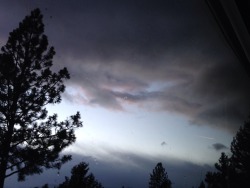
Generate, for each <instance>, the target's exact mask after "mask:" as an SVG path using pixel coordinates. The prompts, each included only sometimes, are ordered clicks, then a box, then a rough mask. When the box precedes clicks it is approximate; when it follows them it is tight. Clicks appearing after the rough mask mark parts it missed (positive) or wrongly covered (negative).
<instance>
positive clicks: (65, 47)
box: [0, 0, 250, 133]
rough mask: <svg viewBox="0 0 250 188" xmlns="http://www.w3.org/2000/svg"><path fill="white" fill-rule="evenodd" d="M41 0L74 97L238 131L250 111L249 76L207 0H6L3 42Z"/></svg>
mask: <svg viewBox="0 0 250 188" xmlns="http://www.w3.org/2000/svg"><path fill="white" fill-rule="evenodd" d="M17 4H19V5H20V7H21V8H20V7H19V8H17ZM10 6H13V9H10ZM35 7H40V8H41V10H42V13H43V14H44V22H45V30H46V34H47V35H48V37H49V42H50V44H51V45H53V46H55V48H56V52H57V55H56V57H55V62H54V65H55V67H56V68H60V67H63V66H67V67H68V69H69V71H70V73H71V79H70V81H69V82H68V83H67V86H68V88H70V89H68V90H67V91H66V93H65V94H64V97H65V98H66V99H68V100H69V101H71V102H74V103H79V104H84V105H92V106H101V107H103V108H107V109H110V110H119V111H126V110H127V109H126V105H134V106H137V107H139V108H144V109H147V110H154V111H166V112H171V113H177V114H180V115H182V116H185V117H186V118H187V119H188V120H189V122H190V124H195V125H207V126H212V127H213V128H220V129H225V130H227V131H229V132H231V133H235V131H236V130H237V129H238V128H239V126H240V125H241V124H242V122H244V119H245V118H246V117H247V116H248V115H249V113H250V109H249V105H250V99H249V96H250V95H249V94H250V87H249V84H250V80H249V78H248V77H247V75H246V73H245V71H244V70H243V68H242V67H241V66H240V63H239V62H238V60H237V58H236V57H235V56H234V54H233V52H232V50H231V49H230V48H229V46H228V45H227V43H226V42H225V40H224V38H223V36H222V34H221V33H220V30H219V28H218V27H217V25H216V22H215V21H214V19H213V17H212V15H211V13H210V12H209V9H208V7H207V6H206V4H205V2H203V1H200V0H192V1H181V0H177V1H163V0H162V1H158V2H157V3H153V2H152V1H112V0H111V1H105V2H104V1H80V2H79V1H72V2H68V1H60V6H58V4H57V3H56V2H51V1H46V3H41V2H36V1H29V2H28V3H27V2H26V3H24V4H22V3H18V2H16V4H15V6H14V5H11V4H7V3H6V4H3V6H1V8H0V10H1V12H3V11H4V10H9V13H8V15H9V17H5V19H3V18H2V19H1V21H2V22H3V23H5V22H6V23H11V24H9V25H8V27H6V28H4V29H2V30H1V33H0V39H1V44H2V43H3V42H4V40H5V38H7V35H8V32H9V31H11V30H12V29H14V28H15V27H16V26H17V22H18V21H20V18H21V17H24V16H25V15H26V14H28V13H29V11H30V10H31V9H33V8H35ZM15 10H18V11H16V12H15V14H14V11H15ZM4 12H6V11H4ZM11 12H12V13H11ZM14 15H16V17H15V16H14ZM13 20H15V22H14V23H13V22H12V21H13ZM7 29H10V30H9V31H7Z"/></svg>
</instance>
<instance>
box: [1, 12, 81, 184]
mask: <svg viewBox="0 0 250 188" xmlns="http://www.w3.org/2000/svg"><path fill="white" fill-rule="evenodd" d="M42 17H43V16H42V15H41V13H40V10H39V9H35V10H34V11H32V12H31V15H29V16H26V17H25V19H24V20H23V21H22V22H21V23H20V24H19V27H18V28H17V29H15V30H14V31H12V32H11V33H10V36H9V38H8V41H7V43H6V45H5V46H3V47H2V48H1V54H0V188H3V185H4V181H5V178H7V177H9V176H11V175H13V174H18V180H19V181H22V180H25V176H27V175H32V174H40V173H42V172H43V169H44V168H46V169H50V168H60V167H61V165H62V164H63V163H65V162H67V161H69V160H70V159H71V156H70V155H64V156H62V157H60V156H59V153H60V152H61V151H62V150H63V149H64V148H65V147H67V146H69V145H70V144H72V143H73V142H74V141H75V139H76V138H75V134H74V128H77V127H80V126H82V122H81V121H80V114H79V113H78V112H77V114H76V115H73V116H71V117H70V118H69V119H67V120H66V121H64V122H57V115H56V114H54V115H52V116H49V117H48V115H47V114H48V113H47V110H46V108H45V106H46V105H47V104H55V103H60V101H61V93H62V92H64V90H65V86H64V84H63V81H64V80H66V79H69V78H70V76H69V73H68V71H67V69H66V68H63V69H62V70H60V71H59V72H58V73H54V72H52V71H51V70H50V68H51V66H52V59H53V56H54V55H55V51H54V48H53V47H48V39H47V37H46V36H45V35H44V34H43V33H44V24H43V22H42Z"/></svg>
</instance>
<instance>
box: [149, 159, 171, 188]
mask: <svg viewBox="0 0 250 188" xmlns="http://www.w3.org/2000/svg"><path fill="white" fill-rule="evenodd" d="M171 184H172V183H171V181H170V180H169V179H168V175H167V172H165V168H163V166H162V163H158V164H157V165H156V166H155V168H154V169H153V173H152V174H150V181H149V188H171Z"/></svg>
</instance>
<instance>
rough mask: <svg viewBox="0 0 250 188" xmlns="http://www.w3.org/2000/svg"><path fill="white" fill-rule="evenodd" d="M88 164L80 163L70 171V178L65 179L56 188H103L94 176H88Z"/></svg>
mask: <svg viewBox="0 0 250 188" xmlns="http://www.w3.org/2000/svg"><path fill="white" fill-rule="evenodd" d="M88 171H89V168H88V164H86V163H84V162H81V163H80V164H78V165H76V166H74V167H73V168H72V170H71V177H70V178H68V177H65V181H64V182H63V183H62V184H60V185H59V187H58V188H103V186H102V184H101V183H99V182H98V181H97V180H96V179H95V176H94V175H93V174H92V173H91V174H89V175H88Z"/></svg>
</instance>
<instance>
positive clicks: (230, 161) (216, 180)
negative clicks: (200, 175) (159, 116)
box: [205, 121, 250, 188]
mask: <svg viewBox="0 0 250 188" xmlns="http://www.w3.org/2000/svg"><path fill="white" fill-rule="evenodd" d="M231 152H232V156H231V157H228V156H227V155H226V154H225V153H222V154H221V157H220V159H219V163H216V164H215V168H216V170H217V172H208V173H207V174H206V179H205V181H206V182H207V184H208V188H217V187H220V188H231V187H232V188H233V187H250V182H249V178H250V122H249V121H248V122H245V124H244V126H243V127H241V128H240V129H239V131H238V132H237V134H236V136H235V137H234V139H233V141H232V143H231Z"/></svg>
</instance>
